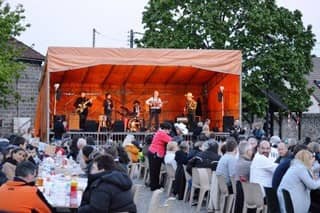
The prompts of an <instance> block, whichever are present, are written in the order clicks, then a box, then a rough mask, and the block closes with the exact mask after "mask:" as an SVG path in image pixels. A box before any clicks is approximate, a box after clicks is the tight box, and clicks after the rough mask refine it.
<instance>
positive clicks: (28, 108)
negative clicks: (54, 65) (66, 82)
mask: <svg viewBox="0 0 320 213" xmlns="http://www.w3.org/2000/svg"><path fill="white" fill-rule="evenodd" d="M41 72H42V67H41V66H40V65H39V64H31V63H26V64H25V70H24V71H22V72H21V73H20V78H19V79H18V80H17V81H16V82H14V83H13V85H12V88H13V89H15V90H16V91H18V93H19V94H20V96H21V100H20V101H18V103H16V104H11V105H9V106H8V107H7V108H6V109H4V108H3V107H1V108H0V121H1V122H0V124H1V125H2V126H1V127H0V135H4V134H11V133H12V132H13V118H14V117H29V118H31V121H32V124H33V120H34V114H35V110H36V105H37V98H38V93H39V89H38V88H39V81H40V77H41ZM11 100H13V98H12V99H11Z"/></svg>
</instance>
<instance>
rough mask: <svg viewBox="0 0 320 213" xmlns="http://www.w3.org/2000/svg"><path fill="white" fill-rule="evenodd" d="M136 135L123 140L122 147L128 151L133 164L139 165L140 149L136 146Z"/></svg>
mask: <svg viewBox="0 0 320 213" xmlns="http://www.w3.org/2000/svg"><path fill="white" fill-rule="evenodd" d="M134 141H135V138H134V135H131V134H129V135H127V136H126V137H125V139H124V140H123V143H122V147H123V148H124V149H125V150H126V152H127V153H128V155H129V158H130V160H131V162H132V163H137V162H138V160H139V151H140V150H139V148H138V147H137V146H136V145H134Z"/></svg>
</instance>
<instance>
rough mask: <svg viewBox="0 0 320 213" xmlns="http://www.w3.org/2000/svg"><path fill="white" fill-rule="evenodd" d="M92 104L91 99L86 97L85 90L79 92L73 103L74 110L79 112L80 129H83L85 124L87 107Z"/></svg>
mask: <svg viewBox="0 0 320 213" xmlns="http://www.w3.org/2000/svg"><path fill="white" fill-rule="evenodd" d="M91 106H92V99H88V98H87V97H86V93H85V92H81V96H80V97H78V98H77V100H76V102H75V103H74V107H75V108H76V112H78V114H79V118H80V129H85V124H86V121H87V116H88V112H89V111H88V108H89V107H91Z"/></svg>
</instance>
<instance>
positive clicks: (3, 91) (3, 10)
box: [0, 0, 29, 106]
mask: <svg viewBox="0 0 320 213" xmlns="http://www.w3.org/2000/svg"><path fill="white" fill-rule="evenodd" d="M23 13H24V9H23V7H22V5H18V6H17V7H16V8H15V9H12V8H11V7H10V5H9V4H8V3H7V4H5V3H4V2H3V0H0V106H6V105H7V104H9V97H12V96H13V97H14V99H17V98H19V94H17V93H16V92H15V91H14V90H13V89H12V86H11V85H12V82H13V81H14V80H15V79H16V78H18V77H19V71H20V70H22V69H23V65H22V64H21V63H20V62H18V61H17V58H19V56H20V54H21V52H22V50H21V49H18V48H17V47H16V46H15V45H14V40H13V39H12V38H13V37H16V36H19V35H20V33H21V32H23V31H25V29H26V28H27V27H29V25H28V24H24V23H23V20H24V19H25V16H23Z"/></svg>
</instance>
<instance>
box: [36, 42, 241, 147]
mask: <svg viewBox="0 0 320 213" xmlns="http://www.w3.org/2000/svg"><path fill="white" fill-rule="evenodd" d="M241 62H242V55H241V51H239V50H191V49H190V50H185V49H181V50H180V49H148V48H143V49H139V48H134V49H125V48H74V47H49V49H48V52H47V58H46V63H45V65H44V71H43V73H42V77H41V80H40V92H39V96H38V104H37V110H36V115H35V119H34V120H35V133H36V135H37V136H39V137H40V138H41V141H49V133H50V129H51V128H52V124H53V120H54V115H65V116H66V117H67V118H66V119H67V121H68V125H70V124H71V125H76V123H77V122H76V121H75V119H76V116H77V115H76V114H74V112H75V107H74V103H75V101H76V99H77V98H78V97H79V96H80V93H81V92H83V91H84V92H86V94H87V96H88V98H89V99H94V100H93V101H92V107H90V109H89V114H88V118H87V120H89V121H94V122H99V118H100V117H101V116H103V115H104V112H103V101H104V97H105V94H106V93H110V94H111V95H112V98H113V101H114V112H113V114H112V120H113V121H119V120H122V121H123V115H121V113H122V112H121V110H122V109H123V108H127V109H129V110H131V109H132V106H133V103H134V101H136V100H137V101H139V102H140V103H141V104H142V105H141V107H142V108H144V110H143V111H142V115H141V117H140V118H139V119H143V120H144V121H145V122H146V121H148V120H149V113H148V109H147V107H145V106H144V105H145V104H144V103H145V101H146V100H147V99H148V98H150V97H151V96H152V95H153V92H154V90H157V91H159V93H160V98H161V100H162V101H163V102H165V104H163V106H162V112H161V115H160V123H161V122H163V121H176V117H179V116H181V114H182V113H183V108H184V106H185V103H186V99H185V94H187V93H189V92H191V93H192V94H193V96H194V99H195V100H197V102H198V101H199V103H201V112H202V115H201V118H202V120H205V119H207V118H209V119H210V120H211V126H210V129H219V131H223V120H224V117H225V116H229V117H232V118H234V119H239V120H241ZM57 85H59V87H57ZM221 88H223V90H221ZM221 91H222V93H221ZM131 111H132V110H131ZM119 112H120V113H119ZM128 119H132V118H131V117H129V118H128ZM128 122H129V121H128ZM131 122H133V121H131ZM139 122H140V121H139ZM140 125H141V124H140ZM144 125H145V124H144ZM125 126H128V125H127V124H125ZM73 128H74V127H73ZM99 134H100V133H99ZM104 134H108V133H104Z"/></svg>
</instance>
